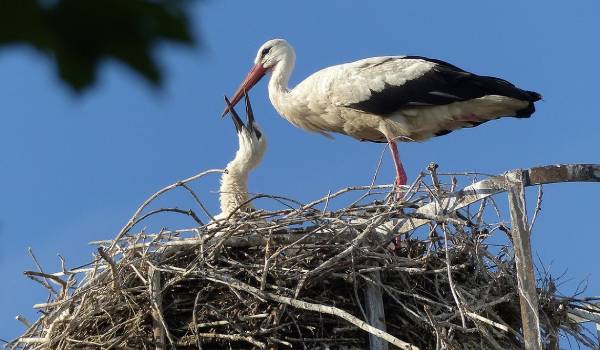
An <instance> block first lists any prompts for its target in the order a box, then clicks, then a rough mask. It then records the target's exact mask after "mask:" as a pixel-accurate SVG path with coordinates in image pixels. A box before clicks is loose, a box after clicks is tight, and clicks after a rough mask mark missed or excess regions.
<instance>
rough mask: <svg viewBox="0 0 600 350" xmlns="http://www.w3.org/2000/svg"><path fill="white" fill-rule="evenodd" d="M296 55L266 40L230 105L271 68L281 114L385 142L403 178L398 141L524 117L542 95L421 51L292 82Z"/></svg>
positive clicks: (273, 96) (300, 123) (305, 124)
mask: <svg viewBox="0 0 600 350" xmlns="http://www.w3.org/2000/svg"><path fill="white" fill-rule="evenodd" d="M295 60H296V55H295V52H294V49H293V48H292V47H291V46H290V44H288V42H287V41H285V40H283V39H274V40H269V41H267V42H266V43H265V44H263V45H262V46H261V47H260V49H259V50H258V53H257V55H256V59H255V61H254V62H255V65H254V67H253V68H252V70H251V71H250V73H249V74H248V76H247V77H246V79H245V80H244V81H243V82H242V84H241V85H240V87H239V88H238V90H237V91H236V93H235V94H234V96H233V98H232V104H233V105H235V104H236V103H237V102H238V101H239V100H240V98H241V96H243V93H244V91H247V90H250V89H251V88H252V86H254V85H255V84H256V83H257V82H258V81H259V80H260V79H261V77H262V76H264V75H265V74H266V73H271V79H270V81H269V98H270V100H271V103H272V104H273V106H274V107H275V109H276V110H277V111H278V112H279V114H280V115H282V116H283V117H284V118H285V119H287V120H288V121H289V122H290V123H292V124H293V125H295V126H297V127H300V128H302V129H305V130H308V131H313V132H319V133H321V134H324V135H328V133H329V132H336V133H341V134H345V135H348V136H351V137H354V138H356V139H358V140H362V141H372V142H388V143H389V145H390V149H391V151H392V155H393V158H394V164H395V166H396V173H397V178H396V182H397V183H398V184H400V185H404V184H405V183H406V174H405V172H404V169H403V167H402V164H401V163H400V160H399V157H398V151H397V148H396V144H395V142H396V141H423V140H427V139H428V138H431V137H433V136H441V135H444V134H447V133H449V132H451V131H453V130H456V129H459V128H464V127H473V126H477V125H479V124H481V123H484V122H486V121H489V120H492V119H497V118H500V117H503V116H513V117H518V118H526V117H529V116H530V115H531V114H532V113H533V112H534V111H535V107H534V104H533V103H534V102H535V101H537V100H539V99H540V98H541V96H540V95H539V94H537V93H535V92H532V91H526V90H521V89H519V88H517V87H515V86H514V85H513V84H511V83H509V82H508V81H506V80H503V79H499V78H494V77H486V76H479V75H475V74H472V73H469V72H466V71H464V70H462V69H460V68H458V67H456V66H453V65H451V64H449V63H446V62H443V61H440V60H435V59H429V58H426V57H420V56H384V57H372V58H366V59H363V60H359V61H356V62H351V63H346V64H340V65H336V66H331V67H328V68H325V69H322V70H320V71H318V72H316V73H314V74H312V75H310V76H309V77H308V78H306V79H305V80H304V81H302V82H301V83H299V84H298V85H297V86H296V87H295V88H294V89H289V88H288V81H289V78H290V75H291V72H292V70H293V68H294V64H295ZM227 111H228V109H226V110H225V112H224V113H226V112H227Z"/></svg>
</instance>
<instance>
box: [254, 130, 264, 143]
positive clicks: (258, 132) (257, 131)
mask: <svg viewBox="0 0 600 350" xmlns="http://www.w3.org/2000/svg"><path fill="white" fill-rule="evenodd" d="M253 129H254V134H256V139H257V140H260V138H261V137H262V133H261V132H260V131H259V130H258V129H256V128H253Z"/></svg>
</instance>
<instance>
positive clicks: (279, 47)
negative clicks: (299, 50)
mask: <svg viewBox="0 0 600 350" xmlns="http://www.w3.org/2000/svg"><path fill="white" fill-rule="evenodd" d="M295 59H296V53H295V52H294V49H293V48H292V46H291V45H290V44H288V42H287V41H285V40H284V39H272V40H269V41H267V42H266V43H264V44H262V46H261V47H260V48H259V49H258V52H257V53H256V58H255V59H254V67H252V69H251V70H250V72H249V73H248V75H247V76H246V79H244V81H243V82H242V83H241V84H240V86H239V87H238V89H237V90H236V92H235V93H234V94H233V97H232V99H231V105H232V106H235V105H236V104H237V103H238V102H239V101H240V100H241V99H242V96H244V91H250V89H252V87H253V86H254V85H256V83H258V82H259V81H260V79H261V78H262V77H264V76H265V74H267V73H269V72H271V71H272V70H273V69H275V67H276V66H277V64H278V63H279V62H281V61H283V60H292V61H295ZM227 112H229V107H227V108H225V110H224V111H223V115H225V114H227Z"/></svg>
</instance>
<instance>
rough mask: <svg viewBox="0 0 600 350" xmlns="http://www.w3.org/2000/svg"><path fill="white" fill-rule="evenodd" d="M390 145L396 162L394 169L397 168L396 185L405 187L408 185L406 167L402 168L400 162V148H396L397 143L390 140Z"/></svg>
mask: <svg viewBox="0 0 600 350" xmlns="http://www.w3.org/2000/svg"><path fill="white" fill-rule="evenodd" d="M388 145H389V146H390V151H392V158H393V160H394V167H396V185H398V186H404V185H406V180H407V177H406V172H405V171H404V167H403V166H402V162H401V161H400V155H399V154H398V147H396V141H394V140H388Z"/></svg>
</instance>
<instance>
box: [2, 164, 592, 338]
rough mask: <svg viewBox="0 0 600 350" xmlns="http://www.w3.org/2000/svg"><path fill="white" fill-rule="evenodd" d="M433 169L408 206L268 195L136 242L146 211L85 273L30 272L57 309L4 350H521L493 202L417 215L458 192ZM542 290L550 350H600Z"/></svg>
mask: <svg viewBox="0 0 600 350" xmlns="http://www.w3.org/2000/svg"><path fill="white" fill-rule="evenodd" d="M430 170H432V173H431V175H434V176H433V177H430V176H429V175H427V176H420V177H419V178H418V179H417V180H416V181H415V182H414V183H413V184H412V186H411V187H410V189H409V190H407V191H406V192H404V193H403V200H401V201H398V200H396V199H395V198H394V196H395V195H394V194H393V193H391V187H390V186H365V187H354V188H347V189H344V190H341V191H339V192H337V193H334V194H329V195H328V196H326V197H324V198H322V199H319V200H317V201H315V202H312V203H309V204H306V205H301V204H298V203H296V202H294V201H291V200H288V199H285V198H281V197H274V196H264V195H261V196H256V197H255V198H253V200H255V199H256V198H262V199H261V200H263V201H264V200H270V201H275V202H276V203H278V204H279V205H280V206H281V207H283V208H284V209H282V210H279V211H263V210H256V211H253V212H249V213H237V214H234V215H232V216H231V217H230V218H228V219H224V220H221V221H218V222H212V223H209V224H206V225H199V226H198V227H195V228H192V229H181V230H172V229H171V230H165V229H163V230H161V231H160V232H158V233H154V234H149V233H144V232H138V233H134V231H133V230H132V229H133V227H135V224H137V223H139V221H141V220H142V219H144V218H146V217H148V214H143V213H142V209H144V208H145V207H146V205H147V204H149V202H150V200H149V201H148V202H146V203H145V205H144V206H143V207H142V208H140V210H138V212H136V215H135V216H134V217H133V218H132V220H131V221H130V222H129V223H128V224H127V225H126V226H125V228H124V229H123V230H122V231H121V233H120V234H119V236H118V237H117V238H116V239H115V240H113V241H103V242H96V244H97V245H98V246H99V248H98V253H97V254H94V257H93V260H92V261H91V262H90V264H89V265H87V266H84V267H80V268H77V269H67V268H63V271H61V272H59V273H55V274H46V273H43V272H41V271H29V272H26V274H27V275H28V276H29V277H31V278H32V279H35V280H36V281H38V282H40V283H41V284H42V285H44V286H45V287H47V288H48V289H49V290H50V300H49V301H48V302H46V303H43V304H38V305H36V306H35V307H36V308H38V309H39V310H40V312H41V316H40V317H39V319H38V320H37V321H36V322H34V323H32V324H28V329H27V331H26V332H25V333H24V334H23V335H22V336H21V337H19V338H18V339H16V340H15V341H13V342H11V343H9V344H8V345H7V347H8V348H10V349H76V348H86V349H175V348H176V349H288V348H289V349H368V348H369V347H370V345H369V342H370V341H377V339H383V340H385V341H387V342H388V343H389V344H392V345H393V346H391V348H395V347H397V348H401V349H417V348H419V349H522V348H523V347H524V345H523V342H524V340H523V339H524V338H523V333H522V324H521V316H520V307H519V294H518V287H517V277H516V269H515V261H514V254H513V253H512V252H513V250H512V246H511V244H510V239H509V238H507V237H510V234H509V233H510V228H509V227H508V225H507V224H506V223H505V222H504V221H503V220H504V219H503V217H502V215H501V214H500V210H499V209H498V208H497V207H496V206H495V204H494V201H492V200H487V201H482V202H480V203H478V204H477V205H476V206H471V207H469V206H467V207H465V208H463V209H461V210H457V211H452V212H447V213H444V212H438V213H437V214H435V215H433V214H423V211H419V208H423V207H424V206H427V205H431V204H432V203H436V201H439V199H440V198H442V197H444V196H449V195H450V194H452V193H455V191H454V187H455V186H456V181H455V179H456V177H454V176H447V177H446V176H439V177H438V176H437V175H436V174H435V172H434V171H433V170H434V169H430ZM423 175H424V174H423ZM473 176H474V175H469V176H466V177H464V178H465V179H472V178H473ZM430 178H432V180H433V181H432V180H429V179H430ZM188 180H189V179H188ZM443 180H447V182H449V183H450V184H449V185H444V184H443V182H444V181H443ZM187 182H188V181H187V180H186V181H184V182H179V183H177V184H174V185H172V186H170V187H167V188H166V189H163V190H161V191H159V192H158V193H157V194H155V196H153V197H152V198H151V199H154V198H155V197H156V196H158V195H160V194H162V193H164V192H165V190H170V189H173V188H176V187H181V186H185V187H186V188H187V189H188V190H189V191H190V193H192V194H193V196H194V197H195V198H196V199H197V198H198V197H197V196H196V195H195V194H194V193H193V191H191V188H190V187H188V186H187V185H186V183H187ZM336 207H337V208H336ZM328 208H334V209H328ZM160 211H161V210H154V211H151V212H149V214H153V213H159V212H160ZM179 212H181V213H183V214H186V215H193V217H194V219H195V220H197V221H198V222H200V219H199V217H198V215H196V214H194V213H193V212H192V211H183V210H180V211H179ZM424 222H426V224H425V225H421V223H424ZM407 223H412V226H411V229H410V230H406V229H405V228H406V225H407ZM417 223H418V224H419V225H417ZM417 226H419V227H417ZM397 236H401V239H396V240H394V237H397ZM502 237H504V238H503V239H502ZM502 241H505V242H504V243H502ZM390 242H392V243H390ZM492 243H493V244H492ZM538 277H539V278H538V283H537V293H538V297H539V315H540V318H539V323H540V332H541V335H542V340H543V343H544V347H545V348H546V347H548V348H551V346H555V345H556V344H557V342H558V339H559V338H560V337H561V336H566V337H567V338H569V339H574V340H575V341H577V342H579V343H581V344H583V345H585V346H589V347H592V348H595V347H597V346H598V343H597V340H596V339H595V337H594V336H593V335H592V334H590V333H589V332H588V331H587V330H586V328H585V327H583V326H581V325H580V324H579V323H578V322H577V321H576V320H574V319H573V318H572V317H570V313H569V310H576V309H579V310H582V309H586V308H588V309H593V307H592V306H590V305H591V304H590V303H591V302H592V301H594V300H593V299H585V298H575V297H566V296H561V295H559V294H557V291H556V287H555V281H554V280H553V279H552V278H551V277H550V276H549V275H547V274H542V275H541V276H538ZM54 285H57V286H59V287H60V290H58V289H59V288H56V287H55V286H54ZM383 320H385V321H384V322H383ZM23 322H24V323H27V321H26V320H23ZM382 323H383V325H382ZM372 325H373V326H372ZM553 344H554V345H553Z"/></svg>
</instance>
